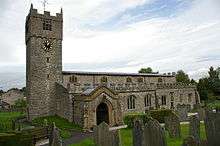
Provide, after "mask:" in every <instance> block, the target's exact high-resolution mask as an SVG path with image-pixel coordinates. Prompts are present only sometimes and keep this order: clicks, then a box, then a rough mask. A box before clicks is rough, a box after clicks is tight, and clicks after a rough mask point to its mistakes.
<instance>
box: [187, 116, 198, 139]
mask: <svg viewBox="0 0 220 146" xmlns="http://www.w3.org/2000/svg"><path fill="white" fill-rule="evenodd" d="M189 119H190V124H189V135H190V136H193V137H194V138H195V140H196V141H197V142H198V143H199V141H200V121H199V118H198V115H193V116H190V118H189Z"/></svg>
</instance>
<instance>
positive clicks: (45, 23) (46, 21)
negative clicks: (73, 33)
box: [43, 19, 52, 31]
mask: <svg viewBox="0 0 220 146" xmlns="http://www.w3.org/2000/svg"><path fill="white" fill-rule="evenodd" d="M43 30H49V31H52V21H51V20H49V19H44V20H43Z"/></svg>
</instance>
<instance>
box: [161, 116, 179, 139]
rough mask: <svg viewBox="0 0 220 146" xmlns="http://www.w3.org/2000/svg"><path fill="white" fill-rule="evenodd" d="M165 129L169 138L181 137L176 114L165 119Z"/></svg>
mask: <svg viewBox="0 0 220 146" xmlns="http://www.w3.org/2000/svg"><path fill="white" fill-rule="evenodd" d="M165 129H166V130H167V131H168V133H169V135H170V137H171V138H179V137H181V134H180V133H181V129H180V120H179V117H178V116H177V115H176V114H172V115H170V116H167V117H165Z"/></svg>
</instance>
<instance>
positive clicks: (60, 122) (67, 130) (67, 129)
mask: <svg viewBox="0 0 220 146" xmlns="http://www.w3.org/2000/svg"><path fill="white" fill-rule="evenodd" d="M45 120H46V121H47V124H48V125H52V124H53V122H55V125H56V126H57V127H58V128H59V129H60V130H61V131H60V134H61V137H62V138H63V139H66V138H69V137H70V136H71V131H72V130H79V131H80V130H82V128H81V127H80V126H78V125H76V124H74V123H71V122H69V121H68V120H66V119H64V118H61V117H58V116H47V117H40V118H36V119H34V120H33V124H35V125H38V126H43V125H45Z"/></svg>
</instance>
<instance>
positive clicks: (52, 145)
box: [49, 123, 62, 146]
mask: <svg viewBox="0 0 220 146" xmlns="http://www.w3.org/2000/svg"><path fill="white" fill-rule="evenodd" d="M49 146H62V141H61V138H60V132H59V129H58V128H57V127H56V125H55V123H53V128H52V132H51V135H50V138H49Z"/></svg>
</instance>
